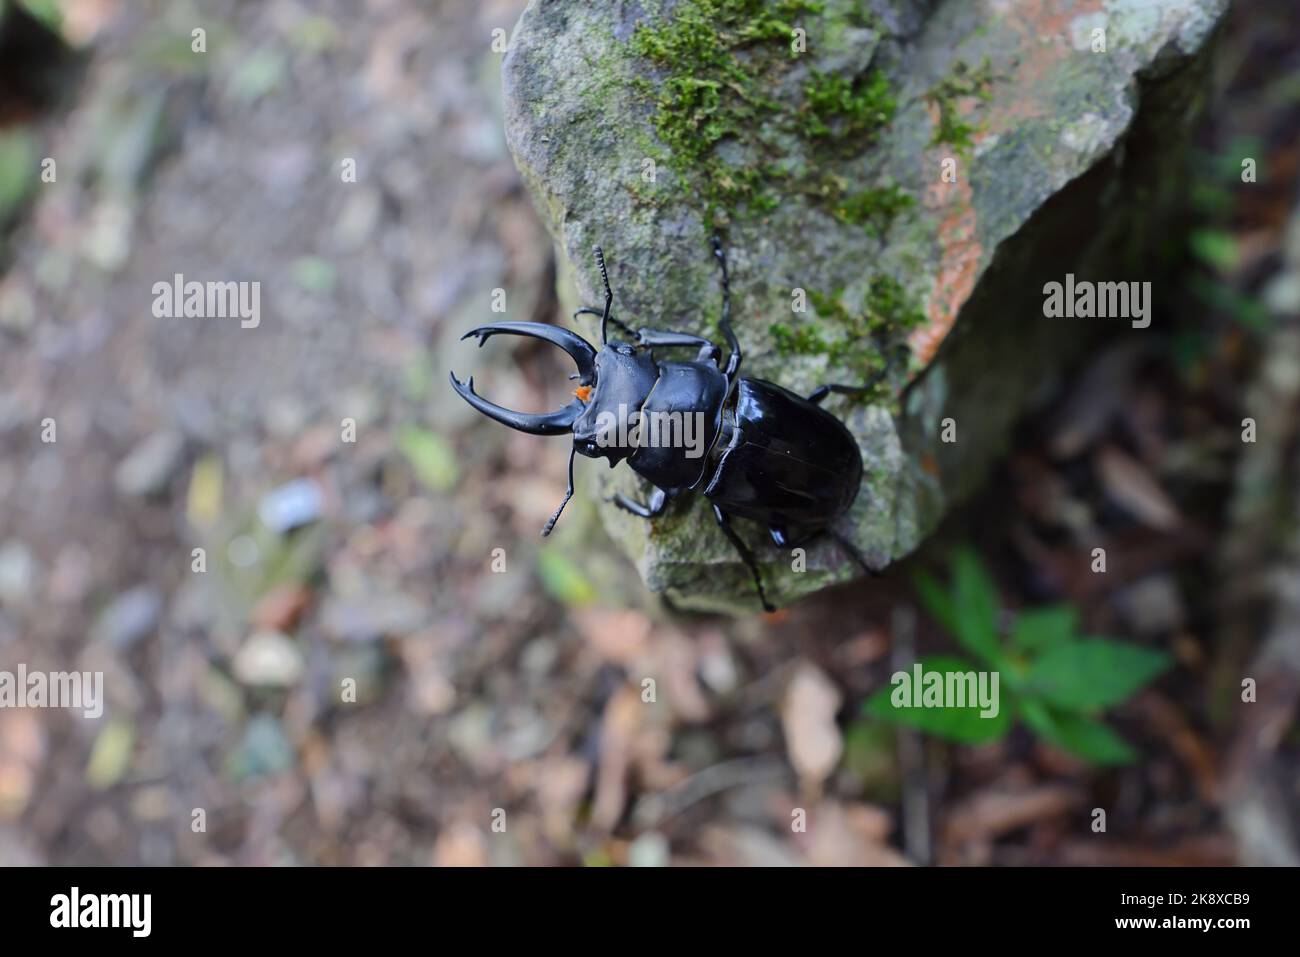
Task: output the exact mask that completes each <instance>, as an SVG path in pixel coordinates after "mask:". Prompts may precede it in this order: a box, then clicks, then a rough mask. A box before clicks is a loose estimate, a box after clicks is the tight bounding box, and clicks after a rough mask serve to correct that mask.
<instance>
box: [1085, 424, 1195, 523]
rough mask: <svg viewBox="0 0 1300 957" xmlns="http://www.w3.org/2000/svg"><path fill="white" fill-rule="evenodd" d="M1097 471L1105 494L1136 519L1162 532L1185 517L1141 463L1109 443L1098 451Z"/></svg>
mask: <svg viewBox="0 0 1300 957" xmlns="http://www.w3.org/2000/svg"><path fill="white" fill-rule="evenodd" d="M1096 464H1097V474H1098V476H1099V477H1100V478H1101V482H1102V485H1104V486H1105V487H1106V493H1107V494H1108V495H1109V496H1110V497H1111V499H1113V500H1114V501H1115V502H1116V503H1117V504H1118V505H1121V506H1123V507H1124V508H1125V509H1126V510H1128V511H1129V512H1131V513H1132V514H1133V516H1134V518H1136V519H1138V520H1139V521H1141V522H1142V523H1143V524H1145V525H1148V526H1150V527H1151V528H1155V529H1159V530H1160V531H1162V532H1167V531H1171V530H1173V529H1174V528H1177V527H1178V525H1179V524H1180V523H1181V522H1182V516H1181V515H1179V514H1178V509H1177V507H1176V506H1175V505H1174V503H1173V501H1172V500H1171V499H1170V498H1169V496H1168V495H1166V494H1165V490H1164V489H1163V488H1161V487H1160V484H1159V483H1158V482H1157V481H1156V480H1155V479H1154V478H1152V477H1151V473H1150V472H1148V471H1147V470H1146V467H1145V466H1143V465H1142V463H1140V462H1138V461H1137V460H1136V459H1134V458H1133V457H1132V456H1130V455H1128V454H1127V453H1125V452H1122V451H1120V450H1119V449H1117V448H1115V447H1114V446H1113V445H1108V446H1106V447H1105V448H1103V449H1101V450H1100V451H1099V452H1098V453H1097V458H1096Z"/></svg>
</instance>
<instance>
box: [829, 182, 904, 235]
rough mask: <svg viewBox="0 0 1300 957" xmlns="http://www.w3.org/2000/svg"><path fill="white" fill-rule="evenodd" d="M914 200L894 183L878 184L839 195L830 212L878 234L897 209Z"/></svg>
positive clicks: (847, 221)
mask: <svg viewBox="0 0 1300 957" xmlns="http://www.w3.org/2000/svg"><path fill="white" fill-rule="evenodd" d="M915 204H916V199H915V198H914V197H912V196H911V195H910V194H908V193H905V192H903V191H902V190H901V189H899V188H898V187H897V186H880V187H876V188H874V189H866V190H862V191H861V192H858V193H851V194H848V195H845V196H843V197H842V198H841V199H840V200H839V202H837V203H835V205H834V206H832V207H831V212H832V213H833V214H834V216H835V218H836V219H838V220H839V221H840V222H842V223H848V224H850V225H858V226H862V227H864V228H865V229H866V231H867V232H868V233H870V234H871V235H872V236H876V237H878V238H879V237H880V236H882V235H883V234H884V232H885V231H886V230H888V229H889V226H890V224H891V223H893V221H894V218H895V217H896V216H897V215H898V214H899V213H901V212H902V211H903V210H905V209H908V208H910V207H912V206H914V205H915Z"/></svg>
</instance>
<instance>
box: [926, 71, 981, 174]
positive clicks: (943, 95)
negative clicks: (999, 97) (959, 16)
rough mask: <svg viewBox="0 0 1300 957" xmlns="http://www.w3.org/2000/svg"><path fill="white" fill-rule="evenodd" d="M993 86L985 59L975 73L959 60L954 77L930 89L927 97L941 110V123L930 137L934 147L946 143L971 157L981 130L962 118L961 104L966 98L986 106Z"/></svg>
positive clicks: (961, 153) (960, 153) (959, 152)
mask: <svg viewBox="0 0 1300 957" xmlns="http://www.w3.org/2000/svg"><path fill="white" fill-rule="evenodd" d="M992 83H993V67H992V64H991V63H990V62H989V60H988V58H987V57H986V58H985V59H984V62H983V63H981V64H980V65H979V66H978V67H977V68H975V69H973V70H972V69H971V68H970V66H969V65H968V64H967V63H965V62H964V61H958V62H957V63H956V64H955V65H954V66H953V71H952V75H951V76H949V77H948V78H947V79H945V80H944V81H943V82H942V83H939V84H938V85H936V86H934V87H933V88H931V89H930V91H929V92H928V93H927V94H926V95H925V98H926V99H927V100H928V101H929V102H931V103H933V104H934V105H935V106H936V107H937V108H938V110H939V122H938V123H937V124H936V125H935V128H934V135H933V136H932V137H931V138H930V145H931V146H938V145H940V144H942V143H946V144H948V145H949V146H951V147H952V148H953V149H954V150H955V151H956V152H957V153H958V154H959V155H962V156H967V155H969V154H970V151H971V149H972V148H973V147H974V145H975V140H974V136H975V134H976V133H977V132H979V127H978V126H976V125H975V124H972V123H969V122H967V121H966V120H965V119H964V118H963V117H962V115H961V113H960V111H959V109H958V108H959V106H960V102H959V101H960V100H962V99H963V98H967V97H975V98H977V99H979V100H980V101H982V102H985V103H987V102H988V101H989V100H990V99H991V98H992V95H993V94H992V92H991V90H990V86H991V85H992Z"/></svg>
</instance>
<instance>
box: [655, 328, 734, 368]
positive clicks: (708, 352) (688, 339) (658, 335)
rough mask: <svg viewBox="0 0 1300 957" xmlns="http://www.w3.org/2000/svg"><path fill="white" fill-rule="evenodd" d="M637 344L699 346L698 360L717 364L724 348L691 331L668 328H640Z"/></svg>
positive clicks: (657, 346)
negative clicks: (674, 330)
mask: <svg viewBox="0 0 1300 957" xmlns="http://www.w3.org/2000/svg"><path fill="white" fill-rule="evenodd" d="M636 337H637V344H638V345H642V346H649V347H650V348H652V349H653V348H660V349H669V348H672V347H674V346H698V347H699V349H700V354H699V358H698V360H697V361H699V362H703V361H704V360H706V359H707V360H708V361H710V362H712V363H713V364H714V365H715V366H716V365H717V364H718V359H719V358H720V357H721V356H722V349H721V347H720V346H718V344H717V343H715V342H710V341H709V340H708V339H704V338H702V337H700V336H695V335H691V333H689V332H672V331H671V330H667V329H638V330H637V331H636Z"/></svg>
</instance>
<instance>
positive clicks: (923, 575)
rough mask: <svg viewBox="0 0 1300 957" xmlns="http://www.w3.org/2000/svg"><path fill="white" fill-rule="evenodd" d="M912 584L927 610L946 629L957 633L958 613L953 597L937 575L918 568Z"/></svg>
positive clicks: (951, 632) (950, 632)
mask: <svg viewBox="0 0 1300 957" xmlns="http://www.w3.org/2000/svg"><path fill="white" fill-rule="evenodd" d="M912 584H913V586H915V588H916V594H917V595H918V597H920V599H921V604H922V605H924V606H925V610H926V611H928V612H929V613H930V615H931V616H932V617H933V618H934V620H935V621H937V622H938V623H939V624H941V625H943V628H944V630H945V631H947V632H948V633H949V634H950V635H951V634H956V633H957V613H956V610H955V609H954V607H953V603H952V598H951V596H949V594H948V592H947V591H946V590H945V589H944V587H943V586H942V585H940V584H939V582H938V581H936V580H935V577H934V576H933V575H931V574H930V573H929V572H927V571H925V570H923V569H918V570H917V572H916V573H915V574H914V575H913V576H912Z"/></svg>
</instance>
